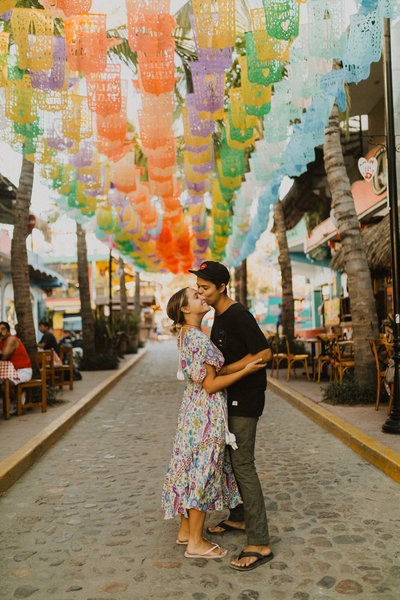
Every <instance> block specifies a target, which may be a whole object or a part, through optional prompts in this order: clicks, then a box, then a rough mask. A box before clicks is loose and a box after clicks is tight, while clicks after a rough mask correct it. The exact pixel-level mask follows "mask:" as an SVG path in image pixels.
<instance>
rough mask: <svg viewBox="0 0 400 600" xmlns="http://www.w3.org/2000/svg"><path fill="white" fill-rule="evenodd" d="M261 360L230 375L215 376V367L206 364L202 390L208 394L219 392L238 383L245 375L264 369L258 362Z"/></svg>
mask: <svg viewBox="0 0 400 600" xmlns="http://www.w3.org/2000/svg"><path fill="white" fill-rule="evenodd" d="M261 360H262V359H261V358H259V359H258V360H255V361H253V362H249V363H247V365H246V366H245V367H244V368H243V369H241V370H240V371H236V373H231V374H230V375H217V372H216V370H215V367H213V366H211V365H208V364H207V363H206V369H207V375H206V376H205V378H204V380H203V388H204V389H205V390H206V392H207V393H208V394H213V393H214V392H220V391H221V390H223V389H225V388H226V387H229V386H230V385H232V384H233V383H236V382H237V381H239V379H242V378H243V377H246V375H250V373H255V372H256V371H260V370H261V369H265V364H264V363H263V362H260V361H261ZM229 366H230V365H229Z"/></svg>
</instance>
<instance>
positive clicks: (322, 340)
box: [313, 335, 331, 383]
mask: <svg viewBox="0 0 400 600" xmlns="http://www.w3.org/2000/svg"><path fill="white" fill-rule="evenodd" d="M317 340H318V341H317V344H318V349H317V356H314V368H313V371H314V381H315V379H316V378H317V372H318V380H317V381H318V383H319V382H320V379H321V370H322V367H323V366H324V365H329V364H330V362H331V357H330V354H329V352H328V347H327V341H328V340H327V339H326V336H321V335H317Z"/></svg>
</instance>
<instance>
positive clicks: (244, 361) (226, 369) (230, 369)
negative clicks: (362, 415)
mask: <svg viewBox="0 0 400 600" xmlns="http://www.w3.org/2000/svg"><path fill="white" fill-rule="evenodd" d="M260 359H262V362H263V363H264V364H265V363H267V362H269V361H270V360H271V359H272V352H271V349H270V348H265V349H264V350H260V352H257V354H246V356H243V358H241V359H240V360H237V361H236V362H234V363H231V364H230V365H224V366H223V367H222V369H221V370H220V371H219V372H218V376H219V377H221V376H223V375H230V374H232V373H236V372H237V371H241V370H242V369H244V368H245V366H246V365H248V364H249V363H251V362H254V361H256V360H260Z"/></svg>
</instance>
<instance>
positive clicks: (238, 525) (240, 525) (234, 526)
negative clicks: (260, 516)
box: [207, 519, 245, 535]
mask: <svg viewBox="0 0 400 600" xmlns="http://www.w3.org/2000/svg"><path fill="white" fill-rule="evenodd" d="M207 531H208V533H211V534H212V535H214V534H215V533H227V532H228V531H245V525H244V521H230V520H229V519H225V520H224V521H221V522H220V523H218V525H211V527H207Z"/></svg>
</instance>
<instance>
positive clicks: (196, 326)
mask: <svg viewBox="0 0 400 600" xmlns="http://www.w3.org/2000/svg"><path fill="white" fill-rule="evenodd" d="M209 310H210V307H209V305H208V304H207V303H206V301H205V300H204V298H203V296H201V295H200V294H199V292H198V291H197V290H194V289H192V288H184V289H182V290H180V291H179V292H176V294H174V295H173V296H172V297H171V298H170V300H169V302H168V305H167V314H168V317H169V318H170V319H171V320H172V321H173V326H172V328H171V331H173V332H174V333H176V332H179V338H178V347H179V354H180V360H179V363H180V369H182V370H183V373H184V375H185V378H186V387H185V391H184V394H183V400H182V404H181V408H180V411H179V417H178V426H177V431H176V435H175V442H174V448H173V452H172V457H171V461H170V465H169V468H168V472H167V475H166V479H165V483H164V488H163V498H162V506H163V508H164V510H165V518H172V517H174V516H176V515H180V516H181V524H180V528H179V531H178V536H177V540H176V541H177V543H178V544H187V548H186V552H185V556H186V557H187V558H200V557H202V558H222V557H223V556H225V555H226V550H224V549H223V548H221V547H220V546H218V544H212V543H211V542H209V541H208V540H206V539H204V538H203V525H204V520H205V516H206V511H207V510H222V509H223V508H225V507H228V508H233V507H234V506H236V505H237V504H239V503H240V502H241V499H240V495H239V490H238V487H237V484H236V480H235V478H234V475H233V471H232V467H231V464H230V460H229V457H228V453H225V436H226V433H227V416H226V394H225V391H224V390H225V388H226V387H227V386H229V385H232V384H233V383H235V382H236V381H238V380H239V379H241V378H242V377H245V376H246V375H249V374H250V373H254V372H255V371H257V370H259V369H263V368H265V364H264V363H262V362H261V359H259V360H257V361H254V362H252V363H250V364H248V365H247V366H246V367H245V368H244V369H241V370H240V371H237V372H236V373H232V374H230V375H221V376H218V375H217V373H218V371H219V370H220V369H221V367H222V365H223V363H224V358H223V356H222V354H221V353H220V351H219V350H218V348H216V346H214V344H213V343H212V342H211V340H210V339H209V338H208V336H207V335H206V334H204V333H203V332H202V331H201V330H200V325H201V321H202V319H203V316H204V315H205V314H206V313H207V312H208V311H209ZM178 378H179V371H178Z"/></svg>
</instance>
